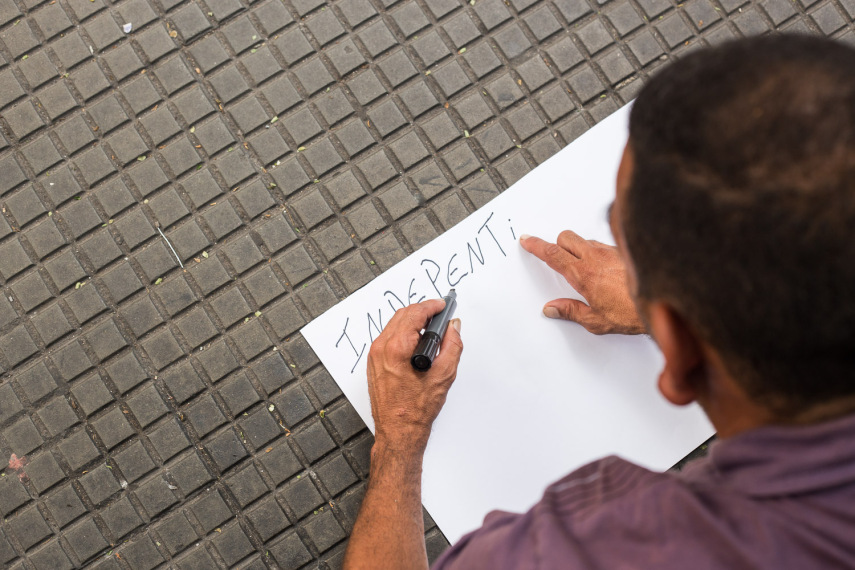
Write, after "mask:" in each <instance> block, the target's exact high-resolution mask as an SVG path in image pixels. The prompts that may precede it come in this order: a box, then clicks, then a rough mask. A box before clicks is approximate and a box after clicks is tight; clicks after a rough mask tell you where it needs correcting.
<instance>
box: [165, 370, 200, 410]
mask: <svg viewBox="0 0 855 570" xmlns="http://www.w3.org/2000/svg"><path fill="white" fill-rule="evenodd" d="M164 383H165V384H166V387H167V388H168V389H169V392H170V393H171V394H172V397H173V398H174V399H175V401H176V403H178V404H183V403H184V402H186V401H187V400H189V399H190V398H192V397H193V396H195V395H196V394H198V393H199V392H201V391H202V390H203V389H204V388H205V384H204V382H202V380H201V379H200V378H199V375H198V374H197V372H196V371H195V370H194V369H193V367H192V366H191V365H190V364H189V363H186V362H185V363H182V364H181V365H180V366H178V367H177V368H174V369H172V370H171V371H170V372H169V373H168V374H167V375H166V376H165V380H164Z"/></svg>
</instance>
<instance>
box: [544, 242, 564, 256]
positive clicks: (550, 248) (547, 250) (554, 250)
mask: <svg viewBox="0 0 855 570" xmlns="http://www.w3.org/2000/svg"><path fill="white" fill-rule="evenodd" d="M563 251H564V250H563V249H561V246H559V245H558V244H557V243H548V244H546V247H544V248H543V253H544V254H545V255H546V256H547V257H559V256H560V255H561V253H562V252H563Z"/></svg>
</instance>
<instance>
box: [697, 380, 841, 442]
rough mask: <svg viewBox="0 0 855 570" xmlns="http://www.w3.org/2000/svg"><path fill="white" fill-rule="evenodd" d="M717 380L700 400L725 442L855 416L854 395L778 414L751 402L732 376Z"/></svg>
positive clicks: (719, 435)
mask: <svg viewBox="0 0 855 570" xmlns="http://www.w3.org/2000/svg"><path fill="white" fill-rule="evenodd" d="M717 380H719V381H717V382H715V384H716V386H715V387H714V388H713V389H710V390H708V391H706V392H705V393H704V394H703V396H700V397H699V398H698V403H699V404H700V405H701V407H702V408H703V409H704V412H706V414H707V417H708V418H709V420H710V422H712V424H713V426H714V427H715V429H716V433H717V435H718V437H719V438H722V439H724V438H728V437H732V436H734V435H737V434H740V433H742V432H745V431H748V430H752V429H756V428H759V427H762V426H766V425H793V426H797V425H811V424H817V423H821V422H825V421H829V420H833V419H836V418H839V417H843V416H846V415H849V414H852V413H855V396H851V397H848V398H838V399H836V400H832V401H830V402H825V403H822V404H815V405H813V406H810V407H809V408H805V409H803V410H796V411H787V412H776V411H773V410H772V409H770V408H769V407H767V406H763V405H761V404H758V403H757V402H755V401H754V400H753V399H751V398H750V397H749V396H748V395H747V394H746V393H745V390H744V389H743V388H742V387H741V386H740V385H739V384H738V383H737V382H736V381H735V380H734V379H733V378H731V377H730V376H727V377H723V378H722V377H720V378H718V379H717Z"/></svg>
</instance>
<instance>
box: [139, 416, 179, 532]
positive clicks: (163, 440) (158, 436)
mask: <svg viewBox="0 0 855 570" xmlns="http://www.w3.org/2000/svg"><path fill="white" fill-rule="evenodd" d="M179 403H180V402H179ZM148 439H149V441H150V442H151V444H152V445H153V446H154V449H155V451H156V452H157V453H158V455H160V458H161V460H163V461H168V460H169V459H171V458H172V457H174V456H175V455H176V454H178V453H179V452H181V451H182V450H184V449H187V447H188V446H189V445H190V440H188V439H187V436H186V435H184V432H183V431H182V430H181V427H180V426H179V424H178V421H177V420H175V419H174V418H170V419H167V420H165V421H164V423H162V424H160V425H159V426H158V427H157V428H155V429H154V431H152V432H151V433H149V434H148ZM161 487H162V485H161V484H160V480H159V479H157V478H156V479H155V480H154V481H153V482H152V487H151V493H153V494H155V495H156V494H157V493H158V489H160V488H161ZM167 502H168V503H169V504H171V501H167ZM144 506H145V505H144ZM167 506H168V505H167ZM164 508H165V507H164ZM146 510H148V507H146ZM149 515H151V512H149ZM152 516H153V515H152Z"/></svg>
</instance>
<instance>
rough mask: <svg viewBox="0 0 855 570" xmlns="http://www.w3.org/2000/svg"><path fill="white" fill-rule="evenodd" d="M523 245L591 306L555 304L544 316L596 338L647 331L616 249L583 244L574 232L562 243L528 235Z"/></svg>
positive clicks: (558, 301) (561, 238)
mask: <svg viewBox="0 0 855 570" xmlns="http://www.w3.org/2000/svg"><path fill="white" fill-rule="evenodd" d="M520 244H521V245H522V247H523V249H525V250H526V251H527V252H529V253H531V254H533V255H535V256H536V257H537V258H539V259H540V260H542V261H544V262H545V263H546V264H547V265H549V267H551V268H552V269H554V270H555V271H557V272H558V273H560V274H561V275H562V276H563V277H564V278H565V279H566V280H567V282H568V283H569V284H570V285H571V286H572V287H573V288H574V289H576V291H578V292H579V294H580V295H582V296H583V297H584V298H585V299H586V300H587V301H588V304H587V305H586V304H585V303H583V302H582V301H577V300H575V299H554V300H552V301H549V302H548V303H547V304H546V305H545V306H544V307H543V314H544V315H546V316H547V317H549V318H553V319H565V320H568V321H574V322H577V323H579V324H580V325H582V326H583V327H585V329H587V330H588V331H589V332H592V333H594V334H613V333H616V334H641V333H644V332H646V331H645V328H644V324H643V323H642V321H641V318H640V317H639V316H638V311H637V310H636V308H635V303H634V302H633V300H632V297H631V296H630V294H629V289H628V286H627V280H626V267H625V266H624V264H623V261H621V258H620V254H619V253H618V251H617V248H616V247H612V246H609V245H605V244H603V243H600V242H598V241H593V240H586V239H583V238H582V237H580V236H579V235H578V234H576V233H574V232H571V231H569V230H567V231H563V232H561V234H559V236H558V243H557V244H556V243H549V242H547V241H544V240H542V239H540V238H536V237H531V236H528V235H523V236H520Z"/></svg>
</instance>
